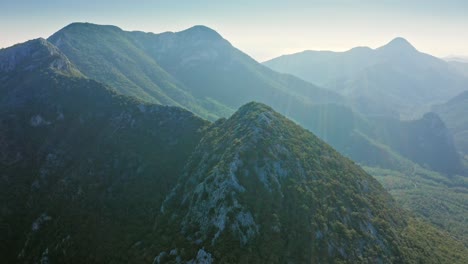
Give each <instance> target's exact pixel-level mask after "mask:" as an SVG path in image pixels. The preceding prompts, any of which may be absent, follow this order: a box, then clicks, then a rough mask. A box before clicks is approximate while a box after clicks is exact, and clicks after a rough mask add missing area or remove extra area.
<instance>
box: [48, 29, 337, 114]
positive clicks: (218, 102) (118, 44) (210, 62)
mask: <svg viewBox="0 0 468 264" xmlns="http://www.w3.org/2000/svg"><path fill="white" fill-rule="evenodd" d="M48 40H49V41H50V42H51V43H53V44H54V45H55V46H57V47H58V48H59V49H60V50H61V51H62V52H63V53H64V54H65V55H66V56H67V57H68V58H69V59H70V60H71V62H73V63H74V64H75V65H76V66H77V68H78V69H79V70H80V71H81V72H83V73H84V74H85V75H86V76H88V77H90V78H93V79H96V80H98V81H101V82H103V83H106V84H108V85H110V86H112V87H113V88H115V89H116V90H118V91H119V92H121V93H123V94H126V95H132V96H136V97H138V98H139V99H142V100H145V101H148V102H155V103H161V104H167V105H176V106H181V107H184V108H187V109H188V110H191V111H193V112H195V113H197V114H199V115H200V116H202V117H205V118H208V119H210V120H215V119H216V118H218V117H226V116H229V115H230V114H232V112H233V111H234V109H237V108H238V107H239V106H241V105H242V104H244V103H247V102H249V101H252V100H257V101H260V102H264V103H267V104H269V105H272V106H274V107H276V108H278V109H280V110H281V111H283V112H286V111H289V110H290V109H297V111H295V112H298V114H297V115H298V116H299V111H302V112H305V111H307V108H308V107H309V105H311V104H315V103H327V102H342V101H343V100H342V98H341V97H340V96H338V95H337V94H335V93H333V92H329V91H326V90H323V89H320V88H318V87H316V86H314V85H312V84H310V83H307V82H304V81H302V80H300V79H298V78H295V77H292V76H289V75H282V74H278V73H276V72H273V71H271V70H269V69H268V68H267V67H265V66H262V65H261V64H259V63H257V62H256V61H255V60H253V59H251V58H250V57H249V56H247V55H246V54H244V53H242V52H241V51H239V50H237V49H236V48H234V47H233V46H232V45H231V44H230V43H229V42H228V41H227V40H225V39H223V38H222V37H221V36H220V35H219V34H218V33H217V32H215V31H214V30H212V29H210V28H207V27H204V26H195V27H192V28H189V29H187V30H184V31H181V32H176V33H173V32H166V33H161V34H153V33H144V32H127V31H123V30H121V29H120V28H118V27H115V26H101V25H94V24H89V23H73V24H70V25H68V26H66V27H65V28H63V29H61V30H59V31H58V32H56V33H55V34H53V35H52V36H51V37H49V39H48ZM291 112H293V111H291Z"/></svg>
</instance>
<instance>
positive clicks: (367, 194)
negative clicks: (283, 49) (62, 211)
mask: <svg viewBox="0 0 468 264" xmlns="http://www.w3.org/2000/svg"><path fill="white" fill-rule="evenodd" d="M161 211H162V213H163V215H162V217H161V218H159V219H158V220H157V223H156V225H158V226H163V227H161V231H160V233H158V234H157V235H156V236H155V237H167V238H168V241H166V243H167V244H166V248H167V249H166V250H164V251H161V252H160V253H159V254H158V255H157V256H156V258H155V260H156V263H166V262H171V261H177V262H185V261H189V263H191V262H190V261H192V262H197V261H198V260H199V258H201V257H203V258H204V259H205V261H206V262H203V263H214V262H216V263H309V262H312V263H322V262H323V263H328V262H340V261H343V262H349V263H353V262H384V263H385V262H389V263H390V262H402V263H406V262H412V261H415V262H437V261H447V259H442V258H439V257H440V256H436V255H437V254H439V253H436V254H435V255H432V254H433V253H434V252H431V251H430V250H427V249H428V248H427V247H425V246H424V247H423V248H418V247H419V246H416V244H414V243H418V244H419V243H421V244H419V245H423V244H424V243H427V242H423V241H424V240H426V241H428V240H427V238H426V237H424V236H425V235H423V236H420V233H419V232H421V231H422V230H420V229H419V228H421V227H415V226H414V225H413V224H414V222H412V221H413V220H409V219H410V218H408V217H407V216H406V215H405V213H404V212H402V211H401V210H400V209H398V206H397V205H396V204H395V202H394V201H393V199H392V198H391V197H390V196H389V195H388V193H387V192H386V191H385V190H384V189H383V188H382V186H381V185H380V184H379V183H378V182H377V181H376V180H375V179H373V178H372V177H371V176H370V175H368V174H366V173H365V172H364V171H363V170H362V169H360V168H359V167H358V166H356V165H355V164H354V163H353V162H352V161H350V160H348V159H346V158H344V157H342V156H341V155H340V154H338V152H336V151H334V150H333V149H332V148H331V147H329V146H328V145H327V144H325V143H324V142H323V141H321V140H320V139H318V138H317V137H315V136H314V135H313V134H312V133H310V132H309V131H307V130H304V129H303V128H301V127H299V126H298V125H296V124H294V123H293V122H291V121H289V120H287V119H286V118H285V117H283V116H281V115H279V114H278V113H276V112H275V111H273V110H272V109H271V108H269V107H267V106H265V105H262V104H258V103H250V104H247V105H244V106H242V107H241V108H240V109H239V110H238V111H237V112H236V113H235V114H234V115H233V116H232V117H230V118H229V119H227V120H220V121H217V122H216V123H214V124H213V125H212V126H211V127H210V128H209V129H208V131H207V133H206V134H205V136H204V137H203V139H202V140H201V141H200V144H199V145H198V146H197V148H196V149H195V151H194V152H193V153H192V155H191V157H190V159H189V161H188V163H187V165H186V167H185V169H184V172H183V174H182V177H181V178H180V180H179V183H178V184H177V186H176V187H175V188H174V189H173V190H172V191H171V193H170V195H169V196H168V197H167V198H166V200H165V202H164V205H163V207H162V208H161ZM167 222H171V223H172V225H169V226H167V224H166V223H167ZM413 228H415V229H414V230H413ZM409 230H413V231H414V232H415V234H409V233H407V232H408V231H409ZM431 232H432V231H431ZM174 233H177V234H178V235H177V236H176V237H174V236H173V234H174ZM416 234H418V235H416ZM416 236H420V237H419V238H418V239H414V238H416ZM419 239H421V240H419ZM416 241H417V242H416ZM428 243H431V242H428ZM417 248H418V249H417ZM462 248H463V247H462ZM420 250H422V251H420ZM437 250H438V249H436V251H437ZM423 251H424V253H423ZM426 254H427V255H426ZM463 254H465V253H462V254H461V256H462V255H463ZM430 255H432V256H430ZM438 258H439V259H438ZM462 258H463V257H462ZM437 259H438V260H437Z"/></svg>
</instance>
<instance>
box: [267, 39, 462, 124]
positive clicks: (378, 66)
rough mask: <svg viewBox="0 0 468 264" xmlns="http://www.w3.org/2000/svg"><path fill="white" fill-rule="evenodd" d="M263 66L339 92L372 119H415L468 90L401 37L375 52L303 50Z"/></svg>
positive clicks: (453, 74) (363, 49) (459, 79)
mask: <svg viewBox="0 0 468 264" xmlns="http://www.w3.org/2000/svg"><path fill="white" fill-rule="evenodd" d="M264 65H267V66H268V67H270V68H271V69H274V70H276V71H279V72H284V73H289V74H294V75H296V76H298V77H300V78H302V79H304V80H306V81H310V82H312V83H316V84H318V85H321V86H322V87H324V88H328V89H330V90H331V91H335V92H338V93H340V94H341V95H343V96H345V97H347V98H349V99H350V100H351V101H352V102H353V105H354V107H355V109H358V110H359V111H360V112H361V113H363V114H366V115H374V116H375V115H385V116H394V117H400V116H402V117H404V118H412V119H413V118H417V117H420V116H422V114H423V113H425V112H427V111H428V110H429V109H430V106H431V105H432V104H436V103H442V102H444V101H446V100H448V99H450V98H452V97H453V96H455V95H457V94H459V93H460V92H462V91H464V90H466V89H467V87H468V78H467V77H466V75H463V74H461V73H460V72H459V71H457V70H455V69H453V67H452V66H451V65H450V64H449V63H448V62H446V61H444V60H441V59H438V58H436V57H433V56H431V55H428V54H425V53H421V52H419V51H417V50H416V49H415V48H414V47H413V46H412V45H411V44H410V43H409V42H408V41H406V40H405V39H403V38H396V39H394V40H392V41H391V42H389V43H388V44H387V45H384V46H382V47H380V48H377V49H370V48H366V47H358V48H354V49H351V50H349V51H346V52H330V51H304V52H300V53H296V54H291V55H284V56H281V57H278V58H275V59H272V60H270V61H267V62H265V63H264Z"/></svg>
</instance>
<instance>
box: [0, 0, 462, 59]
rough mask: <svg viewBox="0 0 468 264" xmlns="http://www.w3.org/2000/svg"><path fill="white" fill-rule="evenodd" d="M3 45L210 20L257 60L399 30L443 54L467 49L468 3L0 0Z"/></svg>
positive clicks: (359, 42) (375, 41)
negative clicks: (85, 27) (65, 30)
mask: <svg viewBox="0 0 468 264" xmlns="http://www.w3.org/2000/svg"><path fill="white" fill-rule="evenodd" d="M1 5H2V8H1V9H0V36H2V37H1V38H0V47H2V48H3V47H8V46H12V45H14V44H16V43H20V42H24V41H26V40H29V39H33V38H38V37H44V38H47V37H48V36H50V35H51V34H52V33H54V32H56V31H58V30H59V29H61V28H62V27H64V26H66V25H68V24H70V23H72V22H90V23H96V24H108V25H109V24H110V25H116V26H118V27H120V28H122V29H124V30H139V31H146V32H154V33H160V32H164V31H180V30H183V29H186V28H189V27H191V26H193V25H206V26H208V27H210V28H213V29H214V30H216V31H218V32H219V33H220V34H221V35H222V36H223V37H224V38H226V39H227V40H229V41H230V42H231V43H232V44H233V45H234V46H236V47H237V48H239V49H241V50H243V51H244V52H246V53H247V54H249V55H251V56H252V57H254V58H255V59H257V60H258V61H265V60H267V59H271V58H274V57H277V56H280V55H283V54H290V53H294V52H299V51H302V50H307V49H311V50H334V51H345V50H348V49H351V48H353V47H356V46H368V47H371V48H376V47H379V46H382V45H385V44H386V43H388V42H389V41H390V40H391V39H393V38H395V37H398V36H401V37H404V38H406V39H407V40H408V41H410V42H411V44H413V45H414V46H415V47H416V48H417V49H418V50H420V51H423V52H426V53H429V54H432V55H435V56H438V57H446V56H453V55H457V56H468V31H466V28H468V16H466V10H468V2H466V1H463V0H448V1H423V0H414V1H411V3H409V1H404V0H394V1H390V0H383V1H378V2H377V1H371V0H364V1H360V3H359V4H356V3H354V1H350V0H328V1H326V0H314V1H304V0H299V1H294V3H293V4H292V3H286V2H284V1H277V0H272V1H266V0H260V1H255V3H252V2H251V1H245V0H239V1H236V2H225V3H220V2H219V1H213V0H201V1H197V2H195V1H187V0H182V1H180V0H179V1H159V0H157V1H150V0H140V1H132V2H130V1H123V0H114V1H109V0H102V1H96V0H94V1H91V0H82V1H58V0H44V1H33V0H18V1H8V2H6V1H5V0H3V3H1Z"/></svg>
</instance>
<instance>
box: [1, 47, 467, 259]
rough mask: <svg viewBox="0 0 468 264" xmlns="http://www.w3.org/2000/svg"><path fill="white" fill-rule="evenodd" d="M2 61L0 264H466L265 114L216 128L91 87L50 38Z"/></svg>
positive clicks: (455, 249)
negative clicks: (372, 263) (398, 263)
mask: <svg viewBox="0 0 468 264" xmlns="http://www.w3.org/2000/svg"><path fill="white" fill-rule="evenodd" d="M0 58H2V60H1V68H0V78H1V80H2V82H0V95H1V96H0V98H1V100H0V112H1V113H2V115H0V131H2V133H0V136H1V138H0V175H1V177H0V181H1V182H0V201H1V203H0V205H1V210H0V229H1V232H2V234H3V236H4V239H2V241H1V242H0V255H1V256H2V261H3V262H6V263H36V262H40V263H83V262H84V263H103V262H104V263H109V262H110V263H167V262H169V263H170V262H171V261H172V263H174V262H175V263H181V261H182V260H188V261H189V263H213V262H216V263H226V262H231V263H232V262H235V263H238V262H242V261H244V260H245V261H251V262H258V261H260V262H264V261H263V260H266V261H267V262H272V263H283V262H284V261H285V260H286V261H288V262H289V263H302V262H304V261H305V262H310V261H313V260H318V261H320V262H329V261H334V262H339V261H341V262H355V261H379V260H381V261H392V260H393V261H402V262H415V263H416V262H424V263H431V262H433V263H439V262H442V261H445V262H448V263H464V262H466V260H467V256H468V253H467V252H466V248H464V247H463V245H462V244H460V243H459V242H457V241H456V240H453V239H452V238H451V237H450V236H448V235H447V234H446V233H443V232H440V231H438V230H436V229H434V228H433V227H432V226H430V225H428V224H426V223H424V222H421V221H419V220H416V219H413V218H411V217H409V216H408V215H407V214H406V213H405V212H404V211H402V210H401V209H399V207H398V206H397V205H396V204H395V202H394V201H393V199H392V198H391V196H390V195H389V194H388V193H387V192H386V191H385V190H384V189H383V188H382V186H381V185H380V184H378V183H377V181H376V180H374V179H373V178H372V177H371V176H369V175H368V174H366V173H365V172H364V171H363V170H362V169H360V168H359V167H358V166H356V165H355V164H354V163H353V162H351V161H350V160H348V159H346V158H344V157H342V156H341V155H340V154H338V153H337V152H336V151H334V150H333V149H332V148H331V147H329V146H328V145H327V144H325V143H324V142H322V141H321V140H319V139H318V138H317V137H315V136H314V135H313V134H312V133H310V132H309V131H307V130H305V129H302V128H301V127H299V126H298V125H296V124H294V123H293V122H292V121H289V120H287V119H286V118H285V117H283V116H281V115H280V114H278V113H276V112H275V111H273V110H272V109H271V108H270V107H267V106H265V105H262V104H259V103H250V104H247V105H245V106H243V107H241V108H240V109H239V110H238V111H237V112H236V113H235V114H234V115H233V116H232V117H231V118H229V119H227V120H226V119H221V120H219V121H217V122H215V123H209V122H208V121H204V120H203V119H201V118H199V117H196V116H195V115H194V114H192V113H190V112H188V111H186V110H184V109H181V108H178V107H168V106H161V105H156V104H152V103H147V102H144V101H141V100H138V99H135V98H132V97H127V96H123V95H121V94H119V93H118V92H116V91H115V90H114V89H113V88H110V87H108V86H106V85H103V84H101V83H99V82H97V81H94V80H92V79H89V78H87V77H86V76H84V75H83V74H82V73H80V71H78V70H77V69H76V67H75V66H74V65H73V64H72V63H70V61H69V60H68V59H67V57H66V56H65V55H64V54H63V53H61V52H60V51H59V50H58V49H56V48H54V46H53V45H52V44H50V43H49V42H47V41H46V40H44V39H38V40H32V41H29V42H26V43H23V44H19V45H16V46H14V47H11V48H7V49H2V50H0ZM7 58H8V59H7ZM239 253H241V254H239ZM315 253H318V255H316V254H315Z"/></svg>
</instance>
